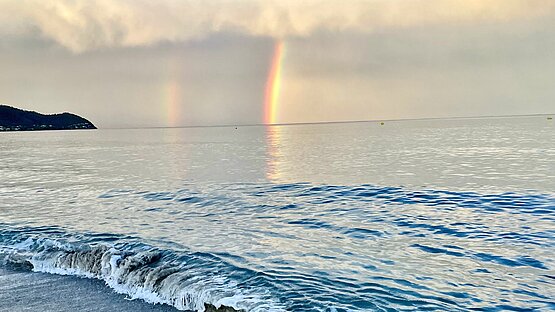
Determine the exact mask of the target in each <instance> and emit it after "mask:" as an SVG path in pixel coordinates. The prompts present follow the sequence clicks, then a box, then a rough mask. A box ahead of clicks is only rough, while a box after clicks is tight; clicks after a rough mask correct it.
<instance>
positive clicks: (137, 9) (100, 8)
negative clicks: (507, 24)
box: [0, 0, 555, 52]
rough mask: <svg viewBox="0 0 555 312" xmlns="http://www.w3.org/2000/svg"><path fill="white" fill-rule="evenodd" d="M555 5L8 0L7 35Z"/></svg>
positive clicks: (341, 28)
mask: <svg viewBox="0 0 555 312" xmlns="http://www.w3.org/2000/svg"><path fill="white" fill-rule="evenodd" d="M554 12H555V2H554V1H552V0H465V1H460V0H410V1H409V0H351V1H349V2H348V3H346V2H345V1H339V0H305V1H297V0H280V1H266V0H237V1H230V0H205V1H201V0H188V1H187V0H156V1H151V0H96V1H89V0H4V1H2V2H1V3H0V27H1V28H2V30H0V34H3V35H6V34H7V35H13V36H22V35H27V36H33V35H36V34H39V35H40V36H42V37H45V38H48V39H50V40H53V41H55V42H56V43H58V44H60V45H61V46H64V47H66V48H68V49H70V50H71V51H73V52H83V51H87V50H95V49H102V48H114V47H129V46H143V45H152V44H156V43H159V42H163V41H170V42H183V41H188V40H195V39H199V38H203V37H205V36H207V35H210V34H213V33H218V32H232V33H239V34H246V35H251V36H268V37H275V38H284V37H291V36H294V37H303V36H310V35H311V34H313V33H315V32H322V31H323V32H346V31H350V32H363V33H364V32H375V31H379V30H381V29H388V28H394V27H397V28H398V27H413V26H419V25H430V24H431V25H433V24H445V23H448V24H451V23H469V22H474V21H506V20H512V19H523V18H533V17H536V16H541V15H548V14H553V13H554Z"/></svg>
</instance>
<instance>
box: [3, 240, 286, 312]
mask: <svg viewBox="0 0 555 312" xmlns="http://www.w3.org/2000/svg"><path fill="white" fill-rule="evenodd" d="M16 240H17V239H16ZM0 255H1V256H2V258H3V259H4V265H6V266H10V267H13V268H18V269H27V270H32V271H35V272H44V273H51V274H59V275H73V276H80V277H85V278H95V279H99V280H102V281H104V282H105V283H106V285H108V286H109V287H111V288H112V289H113V290H115V291H116V292H117V293H121V294H126V295H127V296H129V297H130V298H131V299H142V300H144V301H146V302H149V303H154V304H168V305H171V306H174V307H175V308H177V309H180V310H193V311H284V309H283V308H282V307H281V306H280V305H279V304H278V303H277V302H274V300H273V299H272V298H271V297H270V295H269V292H268V291H266V292H264V291H261V290H260V289H255V288H253V287H249V286H248V285H244V284H243V285H239V283H240V282H238V281H235V280H232V279H231V278H229V277H227V276H226V275H225V272H223V271H230V270H231V271H232V270H234V269H235V270H237V271H242V272H241V274H244V273H245V272H244V271H245V269H241V268H232V265H231V264H228V263H225V262H223V261H221V260H220V259H218V258H217V257H216V256H214V255H210V254H204V253H184V254H178V253H176V252H173V251H168V250H161V249H158V248H154V247H151V246H147V245H144V244H136V243H123V244H122V243H119V244H114V245H113V246H110V245H105V244H95V243H93V244H87V243H84V244H83V243H75V242H73V243H72V242H66V241H64V240H56V239H49V238H27V239H24V240H20V241H19V242H16V243H14V244H9V245H3V246H0ZM222 273H223V274H222ZM250 273H251V274H247V276H248V275H252V274H255V273H254V272H250Z"/></svg>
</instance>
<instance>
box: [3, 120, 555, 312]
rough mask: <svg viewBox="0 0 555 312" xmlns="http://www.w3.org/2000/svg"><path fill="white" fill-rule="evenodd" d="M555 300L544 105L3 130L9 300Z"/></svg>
mask: <svg viewBox="0 0 555 312" xmlns="http://www.w3.org/2000/svg"><path fill="white" fill-rule="evenodd" d="M176 310H185V311H248V312H250V311H329V312H340V311H554V310H555V122H554V121H553V120H550V119H548V118H546V116H528V117H505V118H460V119H428V120H405V121H385V122H383V124H382V123H381V122H355V123H328V124H304V125H278V126H226V127H197V128H195V127H191V128H154V129H101V130H90V131H89V130H76V131H40V132H11V133H1V134H0V311H176Z"/></svg>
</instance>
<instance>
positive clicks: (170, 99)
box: [162, 60, 183, 127]
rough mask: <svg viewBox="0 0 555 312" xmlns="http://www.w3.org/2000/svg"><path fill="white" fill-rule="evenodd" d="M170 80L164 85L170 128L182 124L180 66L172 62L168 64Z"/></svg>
mask: <svg viewBox="0 0 555 312" xmlns="http://www.w3.org/2000/svg"><path fill="white" fill-rule="evenodd" d="M168 67H169V68H168V78H167V79H166V82H165V84H164V85H163V90H162V92H163V97H164V102H165V105H166V117H167V122H168V126H170V127H177V126H179V122H180V114H181V101H182V100H183V99H182V92H181V80H180V78H179V72H180V70H179V69H180V68H181V66H180V64H179V63H178V62H177V61H175V60H171V61H170V62H169V64H168Z"/></svg>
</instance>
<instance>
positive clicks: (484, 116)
mask: <svg viewBox="0 0 555 312" xmlns="http://www.w3.org/2000/svg"><path fill="white" fill-rule="evenodd" d="M549 115H555V113H537V114H512V115H480V116H451V117H421V118H396V119H362V120H337V121H312V122H287V123H274V124H264V123H253V124H215V125H182V126H145V127H121V128H120V127H102V128H98V129H107V130H133V129H181V128H220V127H221V128H224V127H260V126H264V127H272V126H300V125H319V124H342V123H365V122H386V121H388V122H395V121H416V120H441V119H478V118H511V117H538V116H549Z"/></svg>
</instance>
